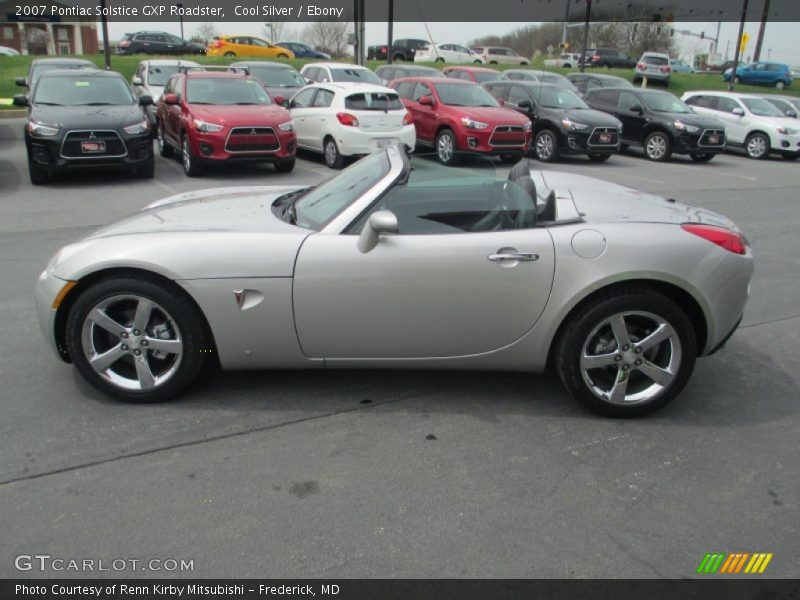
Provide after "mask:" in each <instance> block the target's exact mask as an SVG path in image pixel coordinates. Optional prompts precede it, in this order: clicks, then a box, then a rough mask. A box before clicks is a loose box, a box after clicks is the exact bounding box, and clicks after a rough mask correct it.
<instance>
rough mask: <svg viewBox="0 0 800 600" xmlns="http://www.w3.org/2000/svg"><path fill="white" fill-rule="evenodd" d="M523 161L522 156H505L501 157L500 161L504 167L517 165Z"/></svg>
mask: <svg viewBox="0 0 800 600" xmlns="http://www.w3.org/2000/svg"><path fill="white" fill-rule="evenodd" d="M520 160H522V155H521V154H503V155H501V156H500V161H501V162H502V163H503V164H504V165H515V164H517V163H518V162H519V161H520Z"/></svg>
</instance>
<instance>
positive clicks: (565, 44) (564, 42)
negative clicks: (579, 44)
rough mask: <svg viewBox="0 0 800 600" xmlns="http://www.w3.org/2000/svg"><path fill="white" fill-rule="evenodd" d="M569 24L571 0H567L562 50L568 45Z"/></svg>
mask: <svg viewBox="0 0 800 600" xmlns="http://www.w3.org/2000/svg"><path fill="white" fill-rule="evenodd" d="M568 24H569V0H567V8H566V10H565V11H564V31H562V32H561V51H562V52H564V49H565V48H566V46H567V25H568Z"/></svg>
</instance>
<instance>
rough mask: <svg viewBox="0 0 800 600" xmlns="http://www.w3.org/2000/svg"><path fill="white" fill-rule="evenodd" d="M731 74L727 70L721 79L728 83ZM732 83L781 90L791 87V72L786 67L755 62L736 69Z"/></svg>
mask: <svg viewBox="0 0 800 600" xmlns="http://www.w3.org/2000/svg"><path fill="white" fill-rule="evenodd" d="M732 74H733V69H727V70H726V71H725V72H724V73H723V74H722V77H723V79H725V81H730V80H731V75H732ZM733 82H734V83H746V84H749V85H769V86H773V87H775V88H776V89H779V90H782V89H783V88H786V87H789V86H790V85H792V72H791V70H790V69H789V66H788V65H782V64H780V63H768V62H756V63H751V64H749V65H744V66H743V67H737V69H736V75H735V76H734V78H733Z"/></svg>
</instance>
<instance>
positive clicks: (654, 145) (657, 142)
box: [646, 135, 667, 160]
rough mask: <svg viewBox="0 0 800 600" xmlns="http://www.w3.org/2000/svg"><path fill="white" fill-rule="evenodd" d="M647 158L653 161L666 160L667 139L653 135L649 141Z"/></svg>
mask: <svg viewBox="0 0 800 600" xmlns="http://www.w3.org/2000/svg"><path fill="white" fill-rule="evenodd" d="M646 150H647V156H648V157H650V158H652V159H653V160H660V159H662V158H664V155H665V154H666V153H667V138H665V137H664V136H663V135H652V136H650V139H649V140H647V148H646Z"/></svg>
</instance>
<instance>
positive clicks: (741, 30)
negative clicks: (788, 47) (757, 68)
mask: <svg viewBox="0 0 800 600" xmlns="http://www.w3.org/2000/svg"><path fill="white" fill-rule="evenodd" d="M748 1H749V0H742V18H741V19H740V20H739V35H738V36H736V47H735V48H734V53H733V69H732V70H731V80H730V81H729V82H728V91H731V92H732V91H733V84H734V83H735V82H734V80H735V79H736V69H738V68H739V51H740V50H741V49H742V34H743V33H744V20H745V19H746V18H747V3H748Z"/></svg>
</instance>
